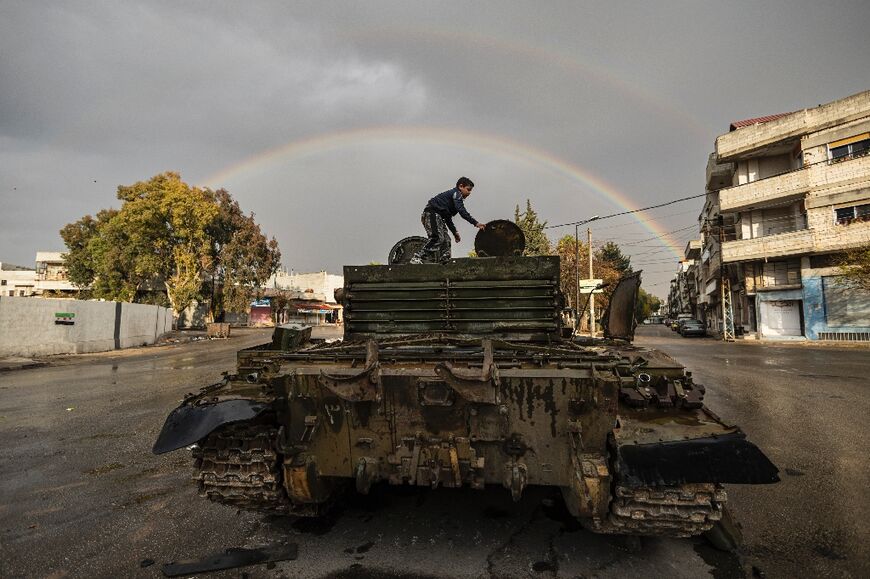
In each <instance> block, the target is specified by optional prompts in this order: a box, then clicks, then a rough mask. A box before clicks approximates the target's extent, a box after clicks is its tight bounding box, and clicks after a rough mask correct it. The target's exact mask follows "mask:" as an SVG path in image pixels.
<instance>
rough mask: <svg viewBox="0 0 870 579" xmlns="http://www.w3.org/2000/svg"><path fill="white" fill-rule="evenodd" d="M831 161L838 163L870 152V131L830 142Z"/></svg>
mask: <svg viewBox="0 0 870 579" xmlns="http://www.w3.org/2000/svg"><path fill="white" fill-rule="evenodd" d="M828 151H829V152H830V155H831V162H832V163H838V162H840V161H845V160H847V159H854V158H855V157H863V156H864V155H867V154H868V153H870V133H864V134H862V135H856V136H854V137H849V138H848V139H842V140H839V141H835V142H833V143H829V144H828Z"/></svg>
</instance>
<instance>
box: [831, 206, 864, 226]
mask: <svg viewBox="0 0 870 579" xmlns="http://www.w3.org/2000/svg"><path fill="white" fill-rule="evenodd" d="M834 219H835V220H836V222H837V223H839V224H840V225H848V224H850V223H854V222H857V221H870V203H863V204H861V205H852V206H851V207H840V208H839V209H834Z"/></svg>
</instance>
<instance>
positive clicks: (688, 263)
mask: <svg viewBox="0 0 870 579" xmlns="http://www.w3.org/2000/svg"><path fill="white" fill-rule="evenodd" d="M690 245H691V242H690ZM694 268H695V260H693V259H683V260H681V261H680V262H679V269H678V270H677V274H676V275H675V276H674V279H672V280H671V286H670V288H669V291H668V300H667V313H668V316H669V317H671V318H676V317H677V315H679V314H692V317H695V315H696V314H697V285H696V276H695V269H694Z"/></svg>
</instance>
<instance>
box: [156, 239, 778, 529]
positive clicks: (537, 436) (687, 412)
mask: <svg viewBox="0 0 870 579" xmlns="http://www.w3.org/2000/svg"><path fill="white" fill-rule="evenodd" d="M502 227H503V229H504V230H505V231H508V233H510V235H508V237H510V236H511V235H514V233H515V232H513V231H512V230H510V228H507V227H504V226H502ZM489 229H490V228H488V230H489ZM486 232H487V230H484V231H483V232H481V233H480V234H479V235H487V233H486ZM515 243H516V240H514V241H511V242H509V243H508V245H509V246H510V245H511V244H515ZM476 245H477V243H476ZM481 246H482V247H483V246H485V247H486V251H485V253H486V255H493V253H497V254H501V255H499V256H495V257H485V258H463V259H453V260H451V261H450V262H449V263H447V264H443V265H440V264H439V265H435V264H423V265H386V266H377V265H372V266H346V267H345V268H344V288H343V289H342V290H339V292H337V293H338V294H340V295H339V297H340V301H341V302H342V303H343V306H344V311H345V314H344V317H345V326H344V339H343V340H341V341H339V342H334V343H312V342H311V340H310V328H306V327H302V326H295V327H291V326H285V327H279V328H277V329H276V330H275V335H274V339H273V341H272V342H271V343H269V344H265V345H263V346H259V347H254V348H249V349H246V350H242V351H240V352H239V354H238V369H237V371H236V373H235V374H232V375H228V376H227V377H226V378H225V379H224V380H223V381H222V382H220V383H218V384H215V385H213V386H209V387H207V388H204V389H203V390H202V391H201V392H199V393H198V394H195V395H189V396H188V397H187V398H185V400H184V401H183V403H182V404H181V406H179V407H178V408H176V409H175V410H174V411H173V412H172V413H171V414H170V415H169V417H168V418H167V420H166V423H165V425H164V427H163V429H162V431H161V433H160V435H159V437H158V440H157V441H156V443H155V445H154V452H155V453H158V454H160V453H164V452H169V451H172V450H178V449H181V448H185V447H189V446H193V450H192V452H193V459H194V465H195V466H194V470H195V474H194V479H195V481H196V484H197V485H198V487H199V493H200V495H201V496H203V497H207V498H208V499H211V500H213V501H217V502H220V503H224V504H227V505H231V506H233V507H243V508H251V509H259V510H265V511H271V512H280V513H287V514H293V515H298V516H319V515H321V514H323V513H324V512H325V510H326V509H328V508H329V505H330V503H331V502H332V501H333V500H334V499H335V498H336V497H338V496H340V494H341V493H342V492H346V489H347V488H348V487H350V488H351V489H355V491H356V492H360V493H367V492H368V491H369V489H370V487H371V485H373V484H376V483H380V482H386V483H389V484H392V485H421V486H428V487H438V486H443V487H463V486H469V487H472V488H474V489H481V491H483V489H485V488H486V487H487V486H488V485H499V486H503V487H505V488H506V489H508V490H509V492H510V493H511V494H512V496H513V498H514V499H515V500H519V499H520V497H521V496H522V494H523V490H524V489H525V488H526V487H527V486H529V485H546V486H551V487H559V489H561V492H562V494H563V496H564V498H565V503H566V505H567V507H568V509H569V511H570V512H571V514H572V515H573V516H575V517H577V518H578V519H579V520H580V522H581V523H582V524H583V525H584V526H585V527H587V528H588V529H591V530H592V531H595V532H600V533H618V534H627V535H660V536H661V535H663V536H677V537H686V536H691V535H697V534H700V533H704V532H705V531H708V530H710V529H711V527H713V526H714V525H715V524H716V523H717V521H719V520H721V519H722V517H723V512H724V511H723V509H724V506H725V503H726V494H725V491H724V489H723V486H722V485H723V484H726V483H735V484H768V483H774V482H776V481H778V480H779V479H778V474H777V473H778V471H777V468H776V467H775V466H774V465H773V464H772V463H771V462H770V460H768V458H767V457H766V456H765V455H764V454H763V453H762V452H761V450H759V449H758V448H757V447H756V446H755V445H754V444H752V443H751V442H749V441H748V440H747V438H746V436H745V434H744V433H743V432H742V431H741V430H740V428H739V427H737V426H733V425H728V424H725V423H724V422H723V421H722V420H720V419H719V418H718V417H717V416H716V415H715V414H713V413H712V412H711V411H710V410H709V409H707V408H706V407H705V406H704V387H703V386H701V385H700V384H697V383H695V382H694V380H693V378H692V375H691V373H689V372H686V371H685V369H684V368H683V367H682V366H681V365H680V364H678V363H677V362H675V361H674V360H673V359H671V358H670V357H668V356H667V355H665V354H664V353H662V352H659V351H655V350H651V349H648V348H642V347H637V346H634V345H632V344H631V343H630V341H631V339H632V337H633V334H634V328H635V320H634V318H633V312H634V304H635V300H636V297H637V292H638V288H639V286H640V275H639V273H638V274H633V275H631V276H628V277H627V278H624V279H623V280H621V281H620V283H619V284H618V285H617V287H616V289H615V290H614V292H613V294H612V296H611V300H610V307H609V309H608V311H607V313H606V316H605V317H606V320H605V326H604V327H605V336H606V339H605V340H603V341H597V342H593V343H591V344H581V343H578V342H577V341H572V340H571V339H566V338H563V331H562V330H563V328H562V320H563V317H562V312H563V308H564V300H563V298H562V295H561V292H560V289H559V288H560V263H559V258H558V257H555V256H542V257H523V256H519V255H514V254H515V253H516V251H515V249H516V248H515V247H513V246H511V247H507V248H504V249H499V245H498V243H497V242H493V241H492V240H491V239H490V240H486V239H484V242H483V243H482V244H481Z"/></svg>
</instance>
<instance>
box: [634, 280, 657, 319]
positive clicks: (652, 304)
mask: <svg viewBox="0 0 870 579" xmlns="http://www.w3.org/2000/svg"><path fill="white" fill-rule="evenodd" d="M661 305H662V300H660V299H659V298H657V297H656V296H654V295H652V294H650V293H647V292H646V291H644V289H643V288H639V290H638V294H637V305H636V306H635V309H634V318H635V319H636V320H637V321H638V322H641V321H643V320H645V319H647V318H648V317H650V316H651V315H652V314H653V313H655V312H657V311H658V309H659V308H660V307H661Z"/></svg>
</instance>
